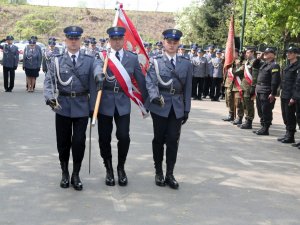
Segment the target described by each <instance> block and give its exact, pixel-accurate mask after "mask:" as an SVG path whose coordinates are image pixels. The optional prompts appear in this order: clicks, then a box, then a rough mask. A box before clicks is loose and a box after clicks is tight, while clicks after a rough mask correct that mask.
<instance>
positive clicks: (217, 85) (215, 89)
mask: <svg viewBox="0 0 300 225" xmlns="http://www.w3.org/2000/svg"><path fill="white" fill-rule="evenodd" d="M221 84H222V78H216V77H214V78H212V85H211V89H210V98H211V99H214V100H218V99H219V97H220V94H221Z"/></svg>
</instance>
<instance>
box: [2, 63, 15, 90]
mask: <svg viewBox="0 0 300 225" xmlns="http://www.w3.org/2000/svg"><path fill="white" fill-rule="evenodd" d="M3 81H4V89H5V90H6V91H7V90H8V91H11V90H12V89H13V88H14V86H15V70H14V68H9V67H5V66H3Z"/></svg>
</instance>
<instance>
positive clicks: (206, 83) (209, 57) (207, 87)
mask: <svg viewBox="0 0 300 225" xmlns="http://www.w3.org/2000/svg"><path fill="white" fill-rule="evenodd" d="M204 57H205V58H206V59H207V62H208V68H209V73H208V76H207V77H206V78H205V81H204V92H203V98H206V96H211V94H210V91H211V84H212V70H213V66H212V62H211V60H212V59H213V58H215V57H216V53H215V47H214V46H213V45H211V46H209V48H208V52H207V53H206V54H205V55H204Z"/></svg>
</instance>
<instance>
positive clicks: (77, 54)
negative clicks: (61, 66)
mask: <svg viewBox="0 0 300 225" xmlns="http://www.w3.org/2000/svg"><path fill="white" fill-rule="evenodd" d="M68 54H69V56H70V58H71V59H72V55H75V56H76V57H75V61H76V62H77V59H78V56H79V51H78V52H76V53H75V54H73V53H71V52H69V51H68Z"/></svg>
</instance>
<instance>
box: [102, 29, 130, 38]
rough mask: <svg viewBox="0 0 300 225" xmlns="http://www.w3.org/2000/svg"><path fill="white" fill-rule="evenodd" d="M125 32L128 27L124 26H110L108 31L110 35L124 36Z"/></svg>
mask: <svg viewBox="0 0 300 225" xmlns="http://www.w3.org/2000/svg"><path fill="white" fill-rule="evenodd" d="M125 32H126V29H125V28H124V27H110V28H108V29H107V31H106V33H107V34H108V36H109V37H123V36H124V35H125Z"/></svg>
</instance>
